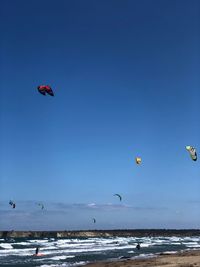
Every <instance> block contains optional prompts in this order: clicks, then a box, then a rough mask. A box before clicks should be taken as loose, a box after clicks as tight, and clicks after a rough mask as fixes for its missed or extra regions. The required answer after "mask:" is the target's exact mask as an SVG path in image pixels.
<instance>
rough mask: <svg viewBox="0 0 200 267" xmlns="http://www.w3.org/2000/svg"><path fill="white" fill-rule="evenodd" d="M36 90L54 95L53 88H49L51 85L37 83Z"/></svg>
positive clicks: (43, 93)
mask: <svg viewBox="0 0 200 267" xmlns="http://www.w3.org/2000/svg"><path fill="white" fill-rule="evenodd" d="M38 91H39V92H40V93H41V94H42V95H46V93H47V94H49V95H51V96H54V93H53V90H52V89H51V87H50V86H49V85H39V86H38Z"/></svg>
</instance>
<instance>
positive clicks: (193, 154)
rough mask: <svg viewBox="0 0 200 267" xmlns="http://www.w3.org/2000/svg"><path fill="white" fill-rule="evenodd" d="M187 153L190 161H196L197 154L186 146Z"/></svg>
mask: <svg viewBox="0 0 200 267" xmlns="http://www.w3.org/2000/svg"><path fill="white" fill-rule="evenodd" d="M185 148H186V149H187V151H188V152H189V153H190V157H191V158H192V160H194V161H197V152H196V149H195V148H194V147H193V146H186V147H185Z"/></svg>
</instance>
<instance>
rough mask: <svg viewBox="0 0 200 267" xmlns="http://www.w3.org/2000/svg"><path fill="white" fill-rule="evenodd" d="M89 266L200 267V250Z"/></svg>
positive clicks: (89, 265) (89, 266) (88, 266)
mask: <svg viewBox="0 0 200 267" xmlns="http://www.w3.org/2000/svg"><path fill="white" fill-rule="evenodd" d="M86 266H87V267H119V266H123V267H134V266H137V267H147V266H148V267H154V266H157V267H200V250H198V251H197V250H196V251H185V252H179V253H177V254H167V255H159V256H157V257H154V258H149V259H126V260H119V261H113V262H97V263H90V264H87V265H86Z"/></svg>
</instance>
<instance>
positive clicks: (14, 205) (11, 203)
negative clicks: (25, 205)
mask: <svg viewBox="0 0 200 267" xmlns="http://www.w3.org/2000/svg"><path fill="white" fill-rule="evenodd" d="M9 205H10V206H12V208H13V209H15V207H16V204H15V203H14V202H13V201H12V200H10V201H9Z"/></svg>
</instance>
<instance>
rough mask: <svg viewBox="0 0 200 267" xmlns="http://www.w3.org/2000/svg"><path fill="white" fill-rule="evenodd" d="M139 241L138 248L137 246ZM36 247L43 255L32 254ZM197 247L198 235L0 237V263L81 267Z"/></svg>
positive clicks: (42, 266)
mask: <svg viewBox="0 0 200 267" xmlns="http://www.w3.org/2000/svg"><path fill="white" fill-rule="evenodd" d="M138 242H139V243H140V245H141V249H140V250H137V249H136V245H137V243H138ZM37 246H38V247H39V252H40V253H42V254H44V256H41V257H35V256H33V254H34V253H35V248H36V247H37ZM199 248H200V237H199V236H198V237H176V236H173V237H162V236H160V237H142V238H136V237H112V238H43V239H31V238H17V239H7V240H6V239H0V266H1V267H8V266H17V267H22V266H23V267H31V266H38V267H39V266H40V267H48V266H51V267H56V266H61V267H65V266H81V265H84V264H86V263H89V262H94V261H102V260H103V261H105V260H116V259H119V258H122V257H124V258H126V257H130V258H134V257H151V256H154V255H156V254H158V253H161V252H162V253H163V252H165V253H168V252H177V251H181V250H187V249H199Z"/></svg>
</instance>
